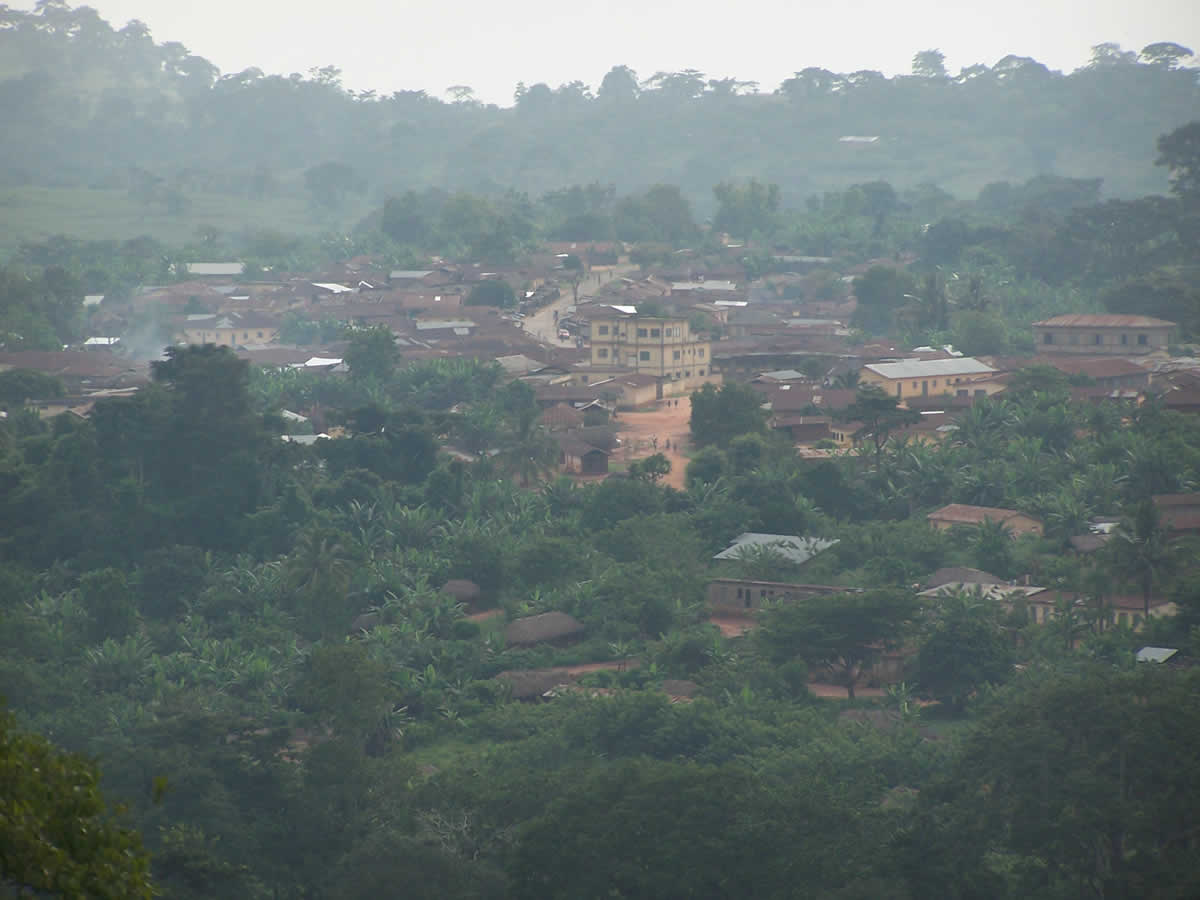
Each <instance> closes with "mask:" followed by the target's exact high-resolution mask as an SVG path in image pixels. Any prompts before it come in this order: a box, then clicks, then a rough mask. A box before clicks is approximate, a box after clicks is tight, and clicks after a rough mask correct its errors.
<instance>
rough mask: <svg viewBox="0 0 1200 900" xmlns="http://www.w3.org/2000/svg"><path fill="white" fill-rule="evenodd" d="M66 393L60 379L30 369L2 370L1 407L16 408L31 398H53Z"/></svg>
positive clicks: (0, 385) (0, 383) (0, 376)
mask: <svg viewBox="0 0 1200 900" xmlns="http://www.w3.org/2000/svg"><path fill="white" fill-rule="evenodd" d="M65 393H66V388H64V387H63V383H62V381H61V380H60V379H58V378H55V377H54V376H53V375H46V374H45V373H43V372H34V371H31V370H29V369H10V370H9V371H7V372H0V407H2V408H4V409H10V410H16V409H19V408H20V407H22V406H24V405H25V403H27V402H28V401H30V400H52V399H54V398H56V397H61V396H63V394H65Z"/></svg>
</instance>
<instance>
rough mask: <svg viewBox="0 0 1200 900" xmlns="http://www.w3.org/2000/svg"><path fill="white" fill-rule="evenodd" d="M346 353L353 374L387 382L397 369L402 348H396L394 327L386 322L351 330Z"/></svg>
mask: <svg viewBox="0 0 1200 900" xmlns="http://www.w3.org/2000/svg"><path fill="white" fill-rule="evenodd" d="M345 356H346V364H347V365H348V366H349V367H350V377H351V378H357V379H363V378H369V379H374V380H375V381H378V382H379V383H380V384H387V383H388V382H389V381H390V380H391V378H392V376H393V375H394V374H395V372H396V363H397V362H398V361H399V359H400V351H399V350H397V349H396V336H395V334H393V333H392V329H390V328H388V327H387V326H386V325H373V326H371V327H369V328H355V329H353V330H352V331H351V332H350V344H349V346H347V347H346V351H345Z"/></svg>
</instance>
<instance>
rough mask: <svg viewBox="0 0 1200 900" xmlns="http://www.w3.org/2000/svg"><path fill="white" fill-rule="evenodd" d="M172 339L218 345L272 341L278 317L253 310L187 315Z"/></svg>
mask: <svg viewBox="0 0 1200 900" xmlns="http://www.w3.org/2000/svg"><path fill="white" fill-rule="evenodd" d="M175 340H176V341H177V342H179V343H183V344H216V345H217V346H218V347H241V346H245V345H247V344H259V345H261V344H274V343H276V342H278V340H279V320H278V319H276V318H275V317H274V316H268V315H264V314H262V313H253V312H248V313H236V312H234V313H229V314H228V315H213V314H207V313H205V314H196V315H190V316H187V317H185V318H184V320H183V322H182V323H181V324H180V326H179V327H178V329H177V331H176V336H175Z"/></svg>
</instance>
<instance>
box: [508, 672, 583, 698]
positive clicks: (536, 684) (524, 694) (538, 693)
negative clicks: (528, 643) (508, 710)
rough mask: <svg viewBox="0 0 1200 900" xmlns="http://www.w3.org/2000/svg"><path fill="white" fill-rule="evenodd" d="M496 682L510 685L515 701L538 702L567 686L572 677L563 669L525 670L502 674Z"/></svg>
mask: <svg viewBox="0 0 1200 900" xmlns="http://www.w3.org/2000/svg"><path fill="white" fill-rule="evenodd" d="M496 680H497V681H503V682H504V683H506V684H507V685H509V687H510V688H511V689H512V697H513V699H514V700H536V699H538V698H539V697H542V696H544V695H545V694H546V693H547V692H548V691H552V690H554V689H555V688H559V687H562V686H564V685H566V684H567V683H569V682H570V680H571V677H570V676H569V675H566V674H564V673H563V671H562V670H561V669H523V670H519V671H512V672H501V673H500V674H499V675H497V676H496Z"/></svg>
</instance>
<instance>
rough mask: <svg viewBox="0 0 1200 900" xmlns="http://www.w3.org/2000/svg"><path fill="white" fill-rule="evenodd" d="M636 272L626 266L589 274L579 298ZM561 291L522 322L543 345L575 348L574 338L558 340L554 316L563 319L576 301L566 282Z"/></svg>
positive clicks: (585, 278)
mask: <svg viewBox="0 0 1200 900" xmlns="http://www.w3.org/2000/svg"><path fill="white" fill-rule="evenodd" d="M636 270H637V266H634V265H628V264H626V265H621V266H616V267H615V268H614V269H613V270H612V271H602V272H589V273H588V274H587V275H586V276H584V279H583V281H581V282H579V296H580V297H585V296H590V295H592V294H595V293H596V291H597V290H598V289H599V287H600V285H602V284H605V283H607V282H608V281H610V280H612V279H613V278H620V277H621V276H622V275H625V274H626V273H628V272H633V271H636ZM559 289H560V290H561V291H562V296H561V297H559V298H558V299H557V300H555V301H554V302H553V303H550V304H547V305H546V306H543V307H542V308H541V309H539V310H537V311H536V312H532V313H530V314H529V315H528V316H526V317H525V318H524V319H523V320H522V322H523V324H524V326H525V330H526V331H528V332H529V333H530V334H531V335H533V336H534V337H535V338H537V339H538V340H539V341H541V342H542V343H543V344H548V345H550V346H551V347H574V346H575V338H574V337H570V338H567V339H566V340H559V339H558V320H557V319H555V317H554V314H555V313H556V312H557V313H558V315H559V317H560V318H561V317H563V316H565V315H566V314H567V307H568V306H574V305H575V300H574V298H573V297H572V295H571V285H570V284H569V283H567V282H565V281H564V282H562V283H561V284H560V285H559Z"/></svg>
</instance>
